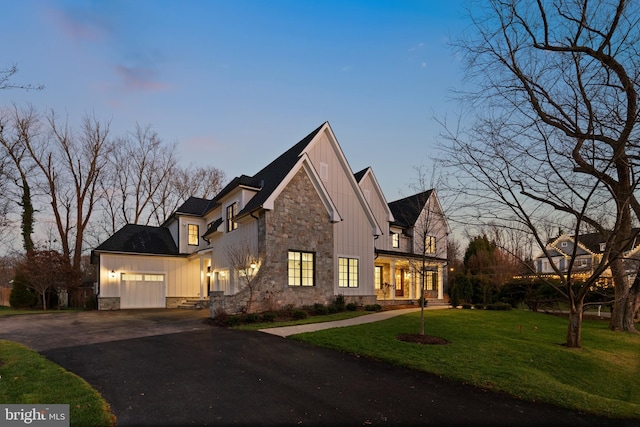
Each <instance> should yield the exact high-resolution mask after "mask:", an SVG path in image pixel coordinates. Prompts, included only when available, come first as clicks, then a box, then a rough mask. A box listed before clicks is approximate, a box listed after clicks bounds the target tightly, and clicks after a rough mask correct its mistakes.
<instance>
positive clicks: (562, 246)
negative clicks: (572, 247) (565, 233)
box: [560, 242, 569, 248]
mask: <svg viewBox="0 0 640 427" xmlns="http://www.w3.org/2000/svg"><path fill="white" fill-rule="evenodd" d="M568 245H569V244H568V243H567V242H561V243H560V247H561V248H566V247H567V246H568Z"/></svg>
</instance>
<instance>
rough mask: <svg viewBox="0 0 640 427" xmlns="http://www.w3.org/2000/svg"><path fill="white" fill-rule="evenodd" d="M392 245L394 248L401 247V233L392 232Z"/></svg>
mask: <svg viewBox="0 0 640 427" xmlns="http://www.w3.org/2000/svg"><path fill="white" fill-rule="evenodd" d="M391 246H392V247H394V248H399V247H400V235H399V234H398V233H391Z"/></svg>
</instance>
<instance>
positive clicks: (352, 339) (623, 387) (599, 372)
mask: <svg viewBox="0 0 640 427" xmlns="http://www.w3.org/2000/svg"><path fill="white" fill-rule="evenodd" d="M425 313H426V319H425V322H426V323H425V333H426V334H429V335H434V336H437V337H440V338H445V339H447V340H449V341H450V342H451V343H450V344H448V345H421V344H415V343H408V342H403V341H399V340H397V339H396V336H397V335H398V334H400V333H415V332H418V331H419V326H420V323H419V322H420V320H419V316H420V314H419V313H412V314H408V315H404V316H399V317H396V318H392V319H389V320H386V321H382V322H376V323H370V324H364V325H358V326H351V327H346V328H337V329H328V330H323V331H318V332H312V333H305V334H300V335H295V336H294V338H295V339H298V340H301V341H305V342H309V343H312V344H315V345H319V346H324V347H329V348H332V349H336V350H341V351H345V352H349V353H354V354H358V355H361V356H368V357H371V358H375V359H378V360H384V361H387V362H390V363H393V364H397V365H401V366H406V367H409V368H413V369H418V370H422V371H425V372H430V373H433V374H436V375H439V376H442V377H446V378H450V379H453V380H457V381H461V382H464V383H468V384H473V385H475V386H477V387H481V388H483V389H488V390H492V391H500V392H506V393H508V394H511V395H513V396H516V397H519V398H521V399H524V400H529V401H539V402H547V403H551V404H554V405H559V406H563V407H567V408H571V409H576V410H580V411H583V412H586V413H592V414H596V415H604V416H607V417H612V418H640V381H638V379H639V378H640V351H639V350H640V336H639V335H635V334H623V333H615V332H611V331H609V330H608V329H607V322H603V321H588V320H585V321H584V324H583V334H582V345H583V348H582V349H570V348H567V347H565V346H563V345H562V343H564V342H565V338H566V329H567V320H566V319H563V318H560V317H556V316H550V315H545V314H540V313H532V312H527V311H521V310H511V311H488V310H434V311H426V312H425Z"/></svg>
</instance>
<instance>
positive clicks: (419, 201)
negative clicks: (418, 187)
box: [389, 190, 433, 228]
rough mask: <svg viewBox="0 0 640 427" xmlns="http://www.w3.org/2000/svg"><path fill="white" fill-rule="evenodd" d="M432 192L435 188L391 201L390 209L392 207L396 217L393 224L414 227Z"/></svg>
mask: <svg viewBox="0 0 640 427" xmlns="http://www.w3.org/2000/svg"><path fill="white" fill-rule="evenodd" d="M432 192H433V190H427V191H423V192H422V193H418V194H414V195H413V196H409V197H405V198H404V199H400V200H396V201H394V202H391V203H389V209H391V213H392V214H393V217H394V218H395V221H394V222H393V225H397V226H399V227H405V228H406V227H413V226H414V225H415V224H416V222H417V221H418V218H419V217H420V214H421V213H422V211H423V209H424V206H425V205H426V204H427V201H428V200H429V197H431V193H432Z"/></svg>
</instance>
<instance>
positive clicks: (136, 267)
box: [99, 254, 206, 298]
mask: <svg viewBox="0 0 640 427" xmlns="http://www.w3.org/2000/svg"><path fill="white" fill-rule="evenodd" d="M111 271H114V272H115V276H116V277H111ZM122 273H143V274H145V273H146V274H162V275H164V277H165V283H166V290H165V296H166V297H193V298H196V297H200V276H201V273H200V261H199V260H198V259H195V260H188V259H187V258H184V257H163V256H145V255H140V256H138V255H131V254H127V255H124V254H100V295H99V296H100V297H103V298H105V297H119V296H120V277H121V274H122ZM205 291H206V290H205Z"/></svg>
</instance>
